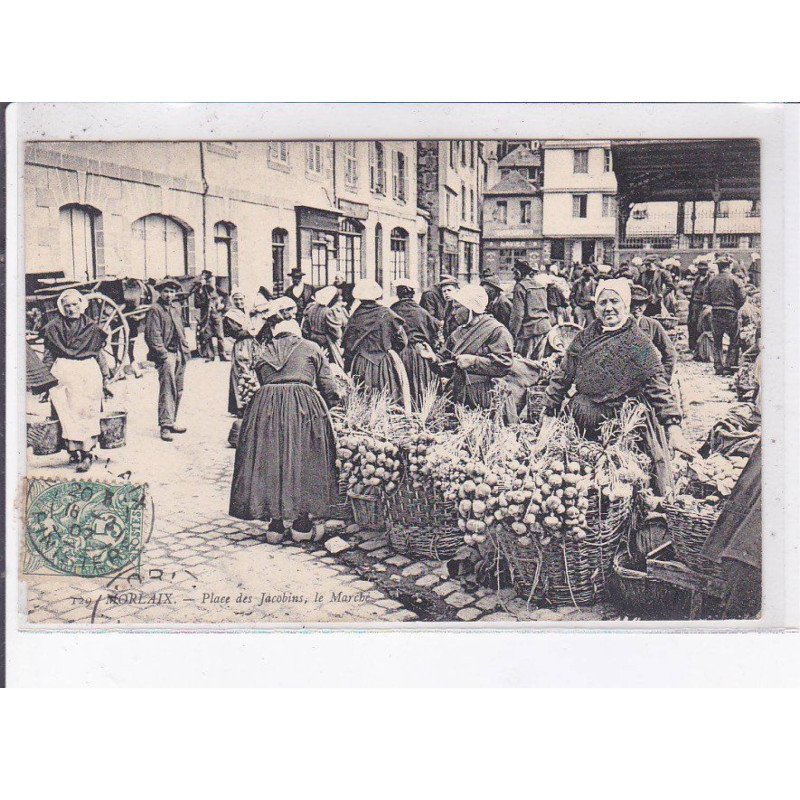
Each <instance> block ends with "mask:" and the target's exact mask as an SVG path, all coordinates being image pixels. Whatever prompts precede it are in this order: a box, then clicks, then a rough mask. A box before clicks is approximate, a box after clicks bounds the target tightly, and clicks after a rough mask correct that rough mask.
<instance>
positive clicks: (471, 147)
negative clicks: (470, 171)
mask: <svg viewBox="0 0 800 800" xmlns="http://www.w3.org/2000/svg"><path fill="white" fill-rule="evenodd" d="M469 165H470V167H472V168H474V167H475V142H470V143H469Z"/></svg>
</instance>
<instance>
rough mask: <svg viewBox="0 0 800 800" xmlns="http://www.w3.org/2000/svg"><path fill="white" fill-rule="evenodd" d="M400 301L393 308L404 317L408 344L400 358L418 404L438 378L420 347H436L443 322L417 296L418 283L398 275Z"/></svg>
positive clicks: (396, 288) (396, 291)
mask: <svg viewBox="0 0 800 800" xmlns="http://www.w3.org/2000/svg"><path fill="white" fill-rule="evenodd" d="M394 287H395V293H396V294H397V302H395V303H393V304H392V311H394V313H395V314H397V316H398V317H400V319H401V320H402V321H403V329H404V330H405V332H406V336H408V344H407V345H406V346H405V347H404V348H403V351H402V352H401V353H400V358H401V359H402V361H403V365H404V366H405V368H406V373H407V374H408V384H409V390H410V392H411V402H412V403H413V404H414V405H415V406H416V407H417V408H418V407H419V404H420V401H421V400H422V397H423V395H424V394H425V390H426V389H427V388H428V386H429V385H430V384H431V383H432V382H433V381H435V380H436V375H435V374H434V372H433V370H432V369H431V365H430V362H429V361H427V360H426V359H425V358H423V357H422V356H421V355H420V352H419V350H420V348H421V347H422V348H424V347H425V346H428V347H430V348H433V347H436V343H437V341H438V339H439V336H440V333H441V327H442V326H441V323H440V322H439V320H437V319H436V318H435V317H434V316H433V315H431V314H429V313H428V312H427V311H426V310H425V309H424V308H423V307H422V306H421V305H420V304H419V303H417V301H416V300H415V299H414V293H415V292H416V291H417V288H418V287H417V284H416V283H415V282H414V281H412V280H409V279H408V278H398V279H397V280H396V281H395V282H394Z"/></svg>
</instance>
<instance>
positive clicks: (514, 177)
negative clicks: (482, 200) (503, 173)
mask: <svg viewBox="0 0 800 800" xmlns="http://www.w3.org/2000/svg"><path fill="white" fill-rule="evenodd" d="M487 194H536V187H535V186H534V185H533V184H532V183H531V182H530V181H529V180H526V179H525V178H523V177H522V175H520V174H519V172H512V173H510V174H509V175H508V177H506V178H503V179H502V180H501V181H500V182H499V183H496V184H495V185H494V186H492V188H491V189H486V190H485V191H484V195H487Z"/></svg>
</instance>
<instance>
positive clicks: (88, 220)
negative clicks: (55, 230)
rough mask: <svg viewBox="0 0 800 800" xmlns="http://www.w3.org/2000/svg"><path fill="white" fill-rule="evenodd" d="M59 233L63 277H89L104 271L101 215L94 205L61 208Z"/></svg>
mask: <svg viewBox="0 0 800 800" xmlns="http://www.w3.org/2000/svg"><path fill="white" fill-rule="evenodd" d="M59 219H60V235H61V253H62V264H63V267H64V277H65V278H71V279H73V280H76V281H90V280H94V279H95V278H97V277H98V276H100V275H102V274H103V245H102V241H103V239H102V230H103V228H102V216H101V215H100V212H99V211H98V210H97V209H96V208H92V207H91V206H80V205H67V206H64V207H63V208H61V211H60V214H59Z"/></svg>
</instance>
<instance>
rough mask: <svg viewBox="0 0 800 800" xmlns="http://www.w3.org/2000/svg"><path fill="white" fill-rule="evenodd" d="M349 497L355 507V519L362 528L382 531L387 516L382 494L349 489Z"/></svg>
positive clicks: (353, 507)
mask: <svg viewBox="0 0 800 800" xmlns="http://www.w3.org/2000/svg"><path fill="white" fill-rule="evenodd" d="M347 497H348V498H349V500H350V505H351V506H352V509H353V519H354V520H355V522H356V524H357V525H358V526H359V527H360V528H361V529H362V530H369V531H382V530H383V529H384V527H385V517H384V511H383V501H382V499H381V497H380V495H378V494H369V495H368V494H360V493H357V492H353V491H349V492H348V493H347Z"/></svg>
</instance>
